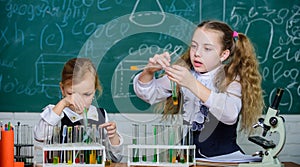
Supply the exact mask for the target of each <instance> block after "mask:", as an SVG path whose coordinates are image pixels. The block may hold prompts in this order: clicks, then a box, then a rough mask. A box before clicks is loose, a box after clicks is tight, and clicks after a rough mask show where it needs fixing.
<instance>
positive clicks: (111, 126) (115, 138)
mask: <svg viewBox="0 0 300 167" xmlns="http://www.w3.org/2000/svg"><path fill="white" fill-rule="evenodd" d="M100 126H101V127H102V128H105V129H106V132H107V136H108V138H109V140H110V142H111V144H112V145H119V144H120V140H119V135H118V134H117V126H116V123H115V122H105V123H104V124H102V125H100Z"/></svg>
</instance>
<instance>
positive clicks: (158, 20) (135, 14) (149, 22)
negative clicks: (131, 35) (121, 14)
mask: <svg viewBox="0 0 300 167" xmlns="http://www.w3.org/2000/svg"><path fill="white" fill-rule="evenodd" d="M145 2H147V1H140V0H137V1H136V3H135V5H134V7H133V10H132V12H131V14H130V16H129V20H130V21H131V22H132V23H134V24H136V25H138V26H141V27H155V26H159V25H161V24H162V23H163V22H164V20H165V18H166V15H165V13H164V11H163V9H162V7H161V4H160V3H159V0H156V1H153V2H156V3H153V4H152V5H151V11H150V10H147V9H143V7H145V6H146V7H149V5H147V4H143V3H145ZM148 2H149V1H148ZM156 8H157V9H156ZM153 9H156V10H153Z"/></svg>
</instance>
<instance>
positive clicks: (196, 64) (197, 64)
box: [194, 60, 203, 67]
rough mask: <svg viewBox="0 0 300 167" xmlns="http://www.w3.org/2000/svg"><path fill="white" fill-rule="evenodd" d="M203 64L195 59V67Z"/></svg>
mask: <svg viewBox="0 0 300 167" xmlns="http://www.w3.org/2000/svg"><path fill="white" fill-rule="evenodd" d="M202 65H203V63H202V62H200V61H196V60H194V66H195V67H201V66H202Z"/></svg>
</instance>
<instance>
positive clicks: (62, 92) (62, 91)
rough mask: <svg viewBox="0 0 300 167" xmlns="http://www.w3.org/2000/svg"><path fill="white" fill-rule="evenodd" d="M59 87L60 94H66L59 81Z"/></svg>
mask: <svg viewBox="0 0 300 167" xmlns="http://www.w3.org/2000/svg"><path fill="white" fill-rule="evenodd" d="M59 88H60V91H61V95H62V96H63V97H64V96H66V95H65V91H64V85H63V84H62V83H61V82H59Z"/></svg>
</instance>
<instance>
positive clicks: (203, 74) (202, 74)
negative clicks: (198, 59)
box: [191, 66, 221, 77]
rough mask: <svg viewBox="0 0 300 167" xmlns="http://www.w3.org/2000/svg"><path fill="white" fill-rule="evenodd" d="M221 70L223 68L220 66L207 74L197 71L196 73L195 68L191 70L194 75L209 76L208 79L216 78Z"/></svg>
mask: <svg viewBox="0 0 300 167" xmlns="http://www.w3.org/2000/svg"><path fill="white" fill-rule="evenodd" d="M220 68H221V66H218V67H216V68H215V69H213V70H211V71H207V72H205V73H200V72H197V71H195V69H194V68H192V69H191V70H192V72H193V74H196V75H200V76H207V77H209V76H215V74H216V73H217V71H218V70H219V69H220Z"/></svg>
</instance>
